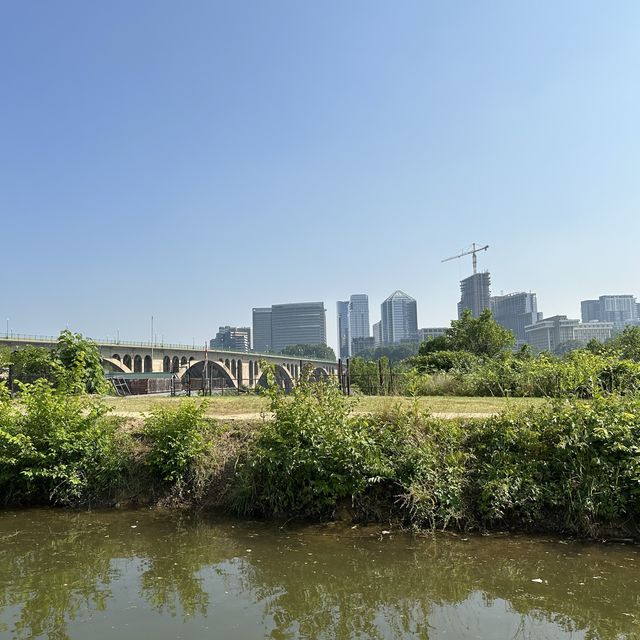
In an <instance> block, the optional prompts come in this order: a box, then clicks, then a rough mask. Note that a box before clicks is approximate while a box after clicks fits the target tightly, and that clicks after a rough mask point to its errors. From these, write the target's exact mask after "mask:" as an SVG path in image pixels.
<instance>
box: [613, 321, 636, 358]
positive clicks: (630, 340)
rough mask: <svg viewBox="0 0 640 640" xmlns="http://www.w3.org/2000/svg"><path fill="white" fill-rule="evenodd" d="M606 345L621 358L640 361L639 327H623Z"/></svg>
mask: <svg viewBox="0 0 640 640" xmlns="http://www.w3.org/2000/svg"><path fill="white" fill-rule="evenodd" d="M606 346H607V348H608V349H609V350H611V351H617V352H618V353H619V354H620V357H621V358H622V359H623V360H634V361H635V362H640V327H625V329H624V331H623V332H622V333H619V334H618V335H617V336H615V337H613V338H612V339H611V340H609V342H607V344H606Z"/></svg>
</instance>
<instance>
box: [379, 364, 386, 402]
mask: <svg viewBox="0 0 640 640" xmlns="http://www.w3.org/2000/svg"><path fill="white" fill-rule="evenodd" d="M378 376H379V382H380V395H381V396H384V395H385V392H384V376H383V375H382V358H380V359H379V360H378Z"/></svg>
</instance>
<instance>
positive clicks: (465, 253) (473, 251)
mask: <svg viewBox="0 0 640 640" xmlns="http://www.w3.org/2000/svg"><path fill="white" fill-rule="evenodd" d="M488 248H489V245H488V244H485V245H484V247H476V243H475V242H474V243H473V244H472V245H471V249H469V250H467V251H463V252H462V253H459V254H458V255H457V256H451V257H450V258H445V259H444V260H441V262H449V260H455V259H456V258H462V257H463V256H468V255H472V256H473V275H474V276H475V275H476V273H477V272H478V269H477V267H478V258H476V253H479V252H480V251H486V250H487V249H488Z"/></svg>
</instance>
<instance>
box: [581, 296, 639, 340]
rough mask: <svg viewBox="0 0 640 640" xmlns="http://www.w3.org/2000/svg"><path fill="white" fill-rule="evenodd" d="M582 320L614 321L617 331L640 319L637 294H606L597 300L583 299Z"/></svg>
mask: <svg viewBox="0 0 640 640" xmlns="http://www.w3.org/2000/svg"><path fill="white" fill-rule="evenodd" d="M580 310H581V315H582V322H593V321H594V320H597V321H598V322H613V325H614V329H615V330H616V331H622V329H624V327H625V325H627V324H631V323H634V321H635V320H637V319H638V303H637V302H636V298H635V296H632V295H629V294H625V295H605V296H600V297H599V298H598V299H597V300H583V301H582V302H581V303H580Z"/></svg>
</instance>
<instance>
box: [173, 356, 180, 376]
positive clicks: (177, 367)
mask: <svg viewBox="0 0 640 640" xmlns="http://www.w3.org/2000/svg"><path fill="white" fill-rule="evenodd" d="M171 371H172V373H178V371H180V358H179V357H178V356H173V359H172V360H171Z"/></svg>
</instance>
